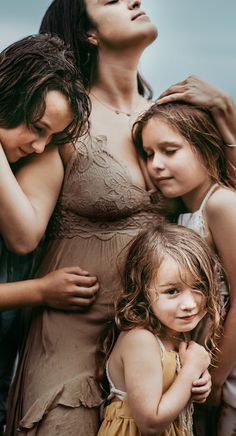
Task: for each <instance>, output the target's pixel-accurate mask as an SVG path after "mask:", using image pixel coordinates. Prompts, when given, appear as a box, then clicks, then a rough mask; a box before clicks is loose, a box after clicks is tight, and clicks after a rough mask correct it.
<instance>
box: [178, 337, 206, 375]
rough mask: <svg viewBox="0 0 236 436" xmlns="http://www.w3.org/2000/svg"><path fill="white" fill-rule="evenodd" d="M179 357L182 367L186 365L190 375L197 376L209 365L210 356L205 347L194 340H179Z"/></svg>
mask: <svg viewBox="0 0 236 436" xmlns="http://www.w3.org/2000/svg"><path fill="white" fill-rule="evenodd" d="M179 357H180V362H181V364H182V367H185V368H186V367H187V368H188V371H189V372H191V374H192V376H193V377H194V378H195V380H196V379H197V378H199V377H200V376H201V374H202V373H203V372H204V371H206V369H207V368H208V366H209V365H210V356H209V353H208V352H207V351H206V349H205V348H204V347H203V346H202V345H199V344H197V343H196V342H194V341H190V342H189V344H187V343H186V342H181V343H180V346H179Z"/></svg>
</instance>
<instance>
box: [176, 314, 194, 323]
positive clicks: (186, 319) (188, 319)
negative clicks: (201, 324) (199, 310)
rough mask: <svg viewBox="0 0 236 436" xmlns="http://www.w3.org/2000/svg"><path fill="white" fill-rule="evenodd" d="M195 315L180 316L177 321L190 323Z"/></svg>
mask: <svg viewBox="0 0 236 436" xmlns="http://www.w3.org/2000/svg"><path fill="white" fill-rule="evenodd" d="M196 315H197V314H194V315H189V316H180V317H179V319H181V320H183V321H192V320H193V319H194V318H195V317H196Z"/></svg>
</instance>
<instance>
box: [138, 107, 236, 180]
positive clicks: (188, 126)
mask: <svg viewBox="0 0 236 436" xmlns="http://www.w3.org/2000/svg"><path fill="white" fill-rule="evenodd" d="M151 119H157V120H160V121H163V122H166V123H167V124H168V125H170V127H173V128H174V129H176V130H177V131H178V132H179V133H180V134H181V135H182V136H183V137H184V138H185V139H187V141H188V142H189V143H190V145H191V146H192V147H193V149H194V150H196V152H197V153H198V154H199V155H200V156H201V157H202V159H203V162H204V163H205V166H206V168H207V170H208V172H209V175H210V177H211V178H212V180H213V181H214V182H216V183H219V184H220V185H222V186H225V187H228V188H231V189H236V168H235V167H234V166H233V165H232V164H231V163H230V162H229V160H228V159H227V156H226V146H225V143H224V141H223V139H222V137H221V135H220V132H219V131H218V129H217V126H216V124H215V121H214V119H213V117H212V115H211V113H210V111H209V110H208V109H205V108H202V107H197V106H193V105H191V104H187V103H180V102H176V103H166V104H161V105H158V104H156V103H155V104H153V105H152V106H151V107H150V108H149V109H148V110H147V111H146V112H144V114H142V115H141V117H140V118H139V119H138V120H137V122H136V123H135V124H134V126H133V129H132V136H133V141H134V143H135V146H136V149H137V151H138V153H139V154H140V155H141V156H142V158H143V159H144V160H147V154H146V153H145V150H144V148H143V140H142V132H143V128H144V127H145V126H146V125H147V123H148V121H149V120H151Z"/></svg>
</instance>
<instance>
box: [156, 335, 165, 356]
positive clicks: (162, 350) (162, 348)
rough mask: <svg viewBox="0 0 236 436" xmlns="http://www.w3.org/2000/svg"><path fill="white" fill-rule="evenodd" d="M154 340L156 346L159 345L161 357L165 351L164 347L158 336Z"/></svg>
mask: <svg viewBox="0 0 236 436" xmlns="http://www.w3.org/2000/svg"><path fill="white" fill-rule="evenodd" d="M156 340H157V342H158V344H159V345H160V349H161V354H162V355H163V353H164V351H165V346H164V344H163V342H162V341H161V340H160V338H159V337H158V336H156Z"/></svg>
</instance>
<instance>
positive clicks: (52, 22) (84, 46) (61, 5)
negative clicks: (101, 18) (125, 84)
mask: <svg viewBox="0 0 236 436" xmlns="http://www.w3.org/2000/svg"><path fill="white" fill-rule="evenodd" d="M93 28H96V24H95V23H94V22H93V21H92V19H91V18H90V17H89V15H88V13H87V11H86V5H85V1H84V0H54V1H53V2H52V3H51V5H50V6H49V8H48V10H47V11H46V13H45V15H44V17H43V20H42V23H41V26H40V29H39V31H40V33H51V34H56V35H58V36H60V38H62V39H63V40H64V41H65V42H66V44H69V45H70V47H71V50H72V51H73V52H74V56H75V58H76V62H77V66H78V68H79V70H80V71H81V74H82V79H83V82H84V86H85V87H86V88H90V87H91V85H92V83H93V80H94V75H95V72H96V68H97V54H98V53H97V47H96V46H95V45H93V44H91V43H90V42H89V41H88V38H87V32H88V31H89V30H91V29H93ZM137 81H138V92H139V94H140V95H143V96H144V95H146V96H147V98H148V99H151V98H152V96H153V92H152V89H151V87H150V85H149V84H148V83H147V82H146V81H145V80H144V79H143V78H142V76H141V75H140V74H139V73H138V75H137Z"/></svg>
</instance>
